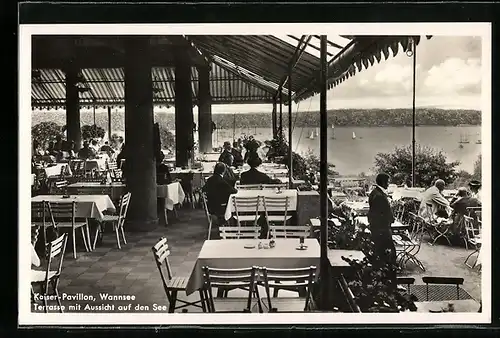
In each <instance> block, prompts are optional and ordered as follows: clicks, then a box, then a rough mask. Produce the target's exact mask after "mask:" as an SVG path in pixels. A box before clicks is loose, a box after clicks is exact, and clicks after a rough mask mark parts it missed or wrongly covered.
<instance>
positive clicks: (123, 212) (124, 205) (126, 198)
mask: <svg viewBox="0 0 500 338" xmlns="http://www.w3.org/2000/svg"><path fill="white" fill-rule="evenodd" d="M131 198H132V193H130V192H128V193H126V194H124V195H123V196H122V197H121V199H120V213H119V214H118V224H117V226H118V229H121V228H123V224H124V223H125V219H126V218H127V212H128V207H129V205H130V199H131Z"/></svg>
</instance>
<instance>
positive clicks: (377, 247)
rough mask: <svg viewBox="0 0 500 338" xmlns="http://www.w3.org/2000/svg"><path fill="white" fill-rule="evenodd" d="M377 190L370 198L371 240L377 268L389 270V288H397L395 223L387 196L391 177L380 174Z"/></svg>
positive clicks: (373, 191)
mask: <svg viewBox="0 0 500 338" xmlns="http://www.w3.org/2000/svg"><path fill="white" fill-rule="evenodd" d="M375 182H376V185H375V188H374V189H373V190H372V192H371V193H370V196H369V197H368V203H369V205H370V210H369V211H368V222H369V223H370V232H371V240H372V243H373V245H374V248H373V250H374V256H375V261H374V262H373V265H374V267H375V268H378V269H382V268H388V269H389V272H388V276H387V277H388V281H387V282H388V286H389V287H390V288H391V289H392V288H393V289H396V287H397V278H396V248H395V247H394V242H393V241H392V229H391V224H392V223H393V222H394V215H393V214H392V209H391V205H390V203H389V198H388V195H387V188H388V187H389V175H387V174H385V173H380V174H378V175H377V178H376V180H375Z"/></svg>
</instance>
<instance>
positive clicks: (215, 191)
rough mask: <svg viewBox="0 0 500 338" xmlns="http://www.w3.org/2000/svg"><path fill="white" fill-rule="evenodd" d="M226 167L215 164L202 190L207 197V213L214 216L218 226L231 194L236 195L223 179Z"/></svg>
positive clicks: (235, 191)
mask: <svg viewBox="0 0 500 338" xmlns="http://www.w3.org/2000/svg"><path fill="white" fill-rule="evenodd" d="M225 171H226V166H225V165H224V163H217V164H216V165H215V167H214V174H213V175H212V176H211V177H210V178H209V179H208V180H207V182H206V183H205V185H204V186H203V188H202V190H203V192H204V193H205V194H206V196H207V207H208V212H209V213H210V214H211V215H213V216H216V217H217V219H218V222H217V223H218V224H221V221H222V220H223V219H224V213H225V210H226V205H227V201H228V200H229V196H231V194H235V193H237V190H236V189H235V188H233V187H232V186H231V185H230V184H229V183H228V182H227V181H226V180H225V179H224V174H225Z"/></svg>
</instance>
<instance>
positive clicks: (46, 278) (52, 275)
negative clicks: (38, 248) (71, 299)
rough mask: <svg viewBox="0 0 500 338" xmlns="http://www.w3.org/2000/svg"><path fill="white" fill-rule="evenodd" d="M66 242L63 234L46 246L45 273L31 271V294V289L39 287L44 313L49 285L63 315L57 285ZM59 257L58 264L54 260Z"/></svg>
mask: <svg viewBox="0 0 500 338" xmlns="http://www.w3.org/2000/svg"><path fill="white" fill-rule="evenodd" d="M67 241H68V234H63V235H61V236H60V237H59V238H57V239H56V240H54V241H52V242H50V243H49V244H48V245H47V266H46V270H45V271H40V270H31V292H32V295H34V294H33V287H40V292H41V293H42V295H43V305H44V312H45V313H47V312H48V311H47V310H48V309H47V298H49V297H48V296H49V284H50V286H51V287H52V291H53V295H55V298H56V301H57V305H58V306H59V312H60V313H63V309H62V305H61V298H60V297H59V291H58V290H57V286H58V284H59V277H60V276H61V270H62V263H63V259H64V253H65V252H66V243H67ZM58 257H59V262H56V259H57V258H58ZM54 262H55V263H56V264H57V268H56V269H55V270H53V269H52V265H53V263H54Z"/></svg>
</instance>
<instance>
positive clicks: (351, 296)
mask: <svg viewBox="0 0 500 338" xmlns="http://www.w3.org/2000/svg"><path fill="white" fill-rule="evenodd" d="M337 283H338V285H339V286H340V289H341V290H342V292H343V293H344V295H345V297H346V299H347V303H348V305H349V307H350V308H351V312H354V313H361V309H360V307H359V306H358V304H356V297H354V294H353V293H352V291H351V289H350V288H349V285H348V284H347V281H346V280H345V277H344V276H343V275H341V276H340V278H339V279H338V281H337Z"/></svg>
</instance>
